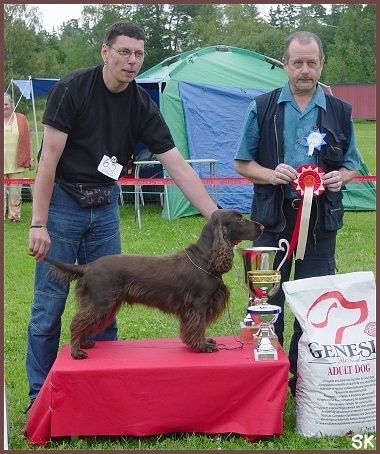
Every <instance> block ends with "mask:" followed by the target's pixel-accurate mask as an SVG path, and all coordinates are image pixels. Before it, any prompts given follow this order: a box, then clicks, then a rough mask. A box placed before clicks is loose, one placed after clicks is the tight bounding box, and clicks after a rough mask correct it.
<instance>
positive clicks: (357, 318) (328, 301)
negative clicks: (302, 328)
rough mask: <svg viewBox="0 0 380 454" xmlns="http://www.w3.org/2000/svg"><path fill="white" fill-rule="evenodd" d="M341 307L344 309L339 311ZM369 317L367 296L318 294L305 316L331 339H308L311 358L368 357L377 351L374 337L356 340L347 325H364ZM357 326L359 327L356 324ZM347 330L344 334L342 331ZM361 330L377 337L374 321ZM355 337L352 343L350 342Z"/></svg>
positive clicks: (336, 293) (337, 293)
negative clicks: (364, 298) (321, 342)
mask: <svg viewBox="0 0 380 454" xmlns="http://www.w3.org/2000/svg"><path fill="white" fill-rule="evenodd" d="M342 311H343V312H342ZM368 317H369V311H368V304H367V301H366V300H359V301H349V300H347V299H346V298H345V296H344V295H343V294H342V293H341V292H339V291H337V290H334V291H329V292H326V293H324V294H322V295H320V296H319V297H318V298H317V299H316V300H315V301H314V302H313V304H312V305H311V306H310V307H309V309H308V311H307V313H306V318H307V321H308V323H309V325H310V326H312V327H313V328H316V329H317V330H319V329H320V330H323V331H324V337H325V338H326V339H330V342H327V343H323V344H320V343H319V342H311V343H310V344H309V349H310V353H311V354H312V356H313V357H314V358H318V359H323V358H324V359H326V360H327V359H328V358H330V359H331V358H335V359H337V358H351V360H354V358H356V361H359V360H360V358H361V359H369V358H370V357H372V355H374V354H375V353H376V347H375V340H371V339H370V340H367V341H365V340H363V341H361V342H359V343H358V344H357V343H355V340H354V339H355V336H354V337H353V336H352V333H351V332H350V328H353V327H355V326H357V325H363V324H364V323H365V322H366V321H367V320H368ZM358 329H360V328H358ZM346 331H347V334H345V333H346ZM363 333H365V334H367V336H370V337H376V322H372V321H368V322H367V323H366V324H365V326H364V327H363ZM353 340H354V343H353V342H352V341H353Z"/></svg>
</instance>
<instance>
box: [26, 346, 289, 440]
mask: <svg viewBox="0 0 380 454" xmlns="http://www.w3.org/2000/svg"><path fill="white" fill-rule="evenodd" d="M215 340H216V341H217V343H218V344H220V345H222V344H223V345H224V346H225V347H227V348H228V349H221V350H219V351H218V352H216V353H196V352H193V351H191V350H190V349H189V348H188V347H187V346H186V345H184V344H183V343H182V342H181V341H180V340H179V339H149V340H127V341H107V342H97V343H96V345H95V347H94V348H93V349H91V350H88V353H89V357H88V358H87V359H83V360H73V359H72V358H71V356H70V346H69V345H64V346H63V347H62V348H61V350H60V351H59V353H58V357H57V359H56V361H55V363H54V365H53V367H52V369H51V371H50V373H49V375H48V377H47V379H46V381H45V383H44V385H43V387H42V389H41V391H40V393H39V394H38V397H37V399H36V400H35V402H34V404H33V406H32V408H31V409H30V411H29V414H28V419H27V422H26V426H25V435H26V436H27V438H28V440H29V442H31V443H33V444H38V445H44V444H45V443H46V442H48V441H49V440H50V439H51V438H54V437H65V436H96V435H109V436H118V435H120V436H121V435H130V436H148V435H157V434H164V433H174V432H190V433H202V434H203V433H208V434H223V433H235V434H241V435H244V436H247V437H248V438H251V439H254V438H257V437H261V436H272V435H275V434H281V433H282V430H283V410H284V407H285V401H286V395H287V388H288V370H289V361H288V358H287V357H286V355H285V353H284V352H283V350H280V351H279V359H278V360H277V361H272V360H266V361H255V360H254V358H253V349H252V345H244V347H243V348H239V347H240V344H239V343H238V342H237V341H236V340H235V339H234V338H233V337H217V338H215Z"/></svg>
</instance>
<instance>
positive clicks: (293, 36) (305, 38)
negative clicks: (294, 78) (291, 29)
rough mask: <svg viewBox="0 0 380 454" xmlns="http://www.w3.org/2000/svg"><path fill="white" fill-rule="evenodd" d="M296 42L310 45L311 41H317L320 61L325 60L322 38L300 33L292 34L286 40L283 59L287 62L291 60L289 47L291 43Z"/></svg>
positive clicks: (308, 33) (309, 33)
mask: <svg viewBox="0 0 380 454" xmlns="http://www.w3.org/2000/svg"><path fill="white" fill-rule="evenodd" d="M294 40H297V41H299V42H300V43H302V44H309V43H310V42H311V41H315V42H316V43H317V44H318V48H319V59H320V60H321V62H322V61H323V60H324V58H325V54H324V53H323V44H322V41H321V40H320V38H319V37H318V36H317V35H316V34H315V33H312V32H305V31H300V32H295V33H292V34H291V35H290V36H289V37H288V39H287V40H286V42H285V49H284V57H283V58H284V60H285V61H288V60H289V46H290V43H291V42H292V41H294Z"/></svg>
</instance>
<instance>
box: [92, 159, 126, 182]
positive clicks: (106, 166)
mask: <svg viewBox="0 0 380 454" xmlns="http://www.w3.org/2000/svg"><path fill="white" fill-rule="evenodd" d="M98 170H99V172H101V173H102V174H103V175H107V177H110V178H113V179H114V180H118V179H119V177H120V173H121V171H122V170H123V166H122V165H120V164H118V162H117V158H116V157H115V156H112V158H110V157H109V156H107V155H104V156H103V158H102V160H101V161H100V163H99V165H98Z"/></svg>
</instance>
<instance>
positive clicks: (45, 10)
mask: <svg viewBox="0 0 380 454" xmlns="http://www.w3.org/2000/svg"><path fill="white" fill-rule="evenodd" d="M30 6H38V8H39V10H40V11H41V13H42V15H43V17H42V24H43V28H44V29H45V30H46V31H48V32H50V33H51V32H52V31H53V29H54V28H55V29H57V28H58V27H59V26H61V25H62V23H63V22H67V21H69V20H70V19H79V18H80V16H81V12H82V8H83V6H84V5H83V4H42V3H35V4H31V5H30ZM257 6H259V7H260V9H262V10H263V12H264V11H269V8H270V7H271V6H272V5H271V4H269V5H264V4H262V5H257Z"/></svg>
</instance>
